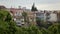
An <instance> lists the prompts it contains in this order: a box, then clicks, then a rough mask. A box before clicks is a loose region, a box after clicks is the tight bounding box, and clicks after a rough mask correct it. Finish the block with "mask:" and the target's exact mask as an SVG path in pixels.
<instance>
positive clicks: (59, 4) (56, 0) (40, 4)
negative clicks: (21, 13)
mask: <svg viewBox="0 0 60 34" xmlns="http://www.w3.org/2000/svg"><path fill="white" fill-rule="evenodd" d="M33 3H35V6H36V7H37V9H39V10H60V0H0V5H4V6H6V7H8V8H10V7H11V6H12V7H15V8H16V7H18V6H22V7H26V8H28V9H31V6H32V4H33Z"/></svg>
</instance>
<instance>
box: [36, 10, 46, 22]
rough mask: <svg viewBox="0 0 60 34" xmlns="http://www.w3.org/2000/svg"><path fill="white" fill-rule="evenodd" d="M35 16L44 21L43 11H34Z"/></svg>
mask: <svg viewBox="0 0 60 34" xmlns="http://www.w3.org/2000/svg"><path fill="white" fill-rule="evenodd" d="M36 18H39V19H40V20H41V21H43V22H45V20H46V16H45V13H44V11H38V12H36Z"/></svg>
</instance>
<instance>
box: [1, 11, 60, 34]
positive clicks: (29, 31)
mask: <svg viewBox="0 0 60 34" xmlns="http://www.w3.org/2000/svg"><path fill="white" fill-rule="evenodd" d="M0 34H60V23H54V24H53V25H51V26H49V27H48V28H47V29H46V28H44V27H39V26H36V25H34V26H32V25H31V26H29V27H18V26H16V24H15V22H14V21H13V20H12V16H11V15H10V13H9V12H8V11H6V10H0Z"/></svg>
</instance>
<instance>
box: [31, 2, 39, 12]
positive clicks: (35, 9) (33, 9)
mask: <svg viewBox="0 0 60 34" xmlns="http://www.w3.org/2000/svg"><path fill="white" fill-rule="evenodd" d="M31 11H38V10H37V8H36V7H35V4H34V3H33V5H32V8H31Z"/></svg>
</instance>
